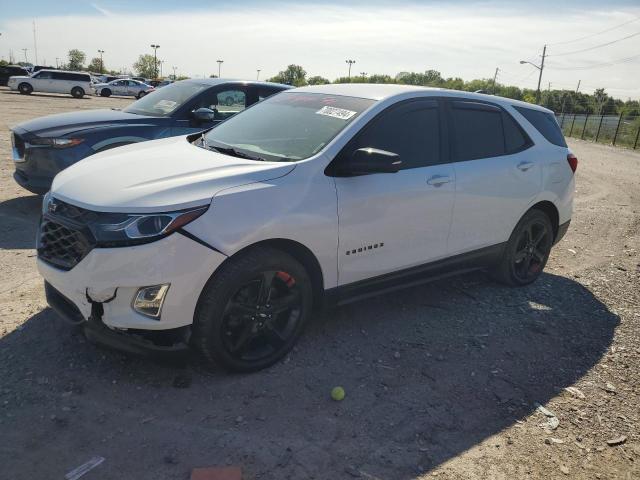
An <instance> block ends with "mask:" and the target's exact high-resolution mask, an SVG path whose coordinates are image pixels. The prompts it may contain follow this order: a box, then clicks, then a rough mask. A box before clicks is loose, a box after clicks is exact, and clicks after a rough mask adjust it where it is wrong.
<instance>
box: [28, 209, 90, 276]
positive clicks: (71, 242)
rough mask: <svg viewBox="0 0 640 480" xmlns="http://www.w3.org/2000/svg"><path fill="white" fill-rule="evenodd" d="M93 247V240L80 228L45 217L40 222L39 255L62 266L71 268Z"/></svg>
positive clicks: (51, 262)
mask: <svg viewBox="0 0 640 480" xmlns="http://www.w3.org/2000/svg"><path fill="white" fill-rule="evenodd" d="M92 248H93V245H92V242H91V241H90V240H89V238H87V236H86V235H85V234H84V233H83V232H82V231H81V230H79V229H75V228H73V227H69V226H66V225H62V224H61V223H58V222H56V221H55V220H53V219H51V218H48V217H45V218H43V219H42V223H41V224H40V235H39V238H38V257H39V258H41V259H42V260H44V261H46V262H48V263H50V264H52V265H54V266H56V267H59V268H62V269H64V270H71V269H72V268H73V267H75V266H76V265H77V264H78V263H79V262H80V260H82V259H83V258H84V257H86V256H87V255H88V254H89V252H90V251H91V249H92Z"/></svg>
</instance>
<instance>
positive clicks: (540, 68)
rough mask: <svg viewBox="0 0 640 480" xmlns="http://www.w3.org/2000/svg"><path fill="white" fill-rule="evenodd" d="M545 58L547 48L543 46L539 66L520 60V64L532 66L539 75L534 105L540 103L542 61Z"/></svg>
mask: <svg viewBox="0 0 640 480" xmlns="http://www.w3.org/2000/svg"><path fill="white" fill-rule="evenodd" d="M546 56H547V46H546V45H545V46H544V48H543V49H542V62H541V63H540V65H536V64H535V63H531V62H528V61H526V60H520V63H521V64H524V63H528V64H529V65H533V66H534V67H536V68H537V69H538V70H539V71H540V73H539V74H538V88H537V89H536V103H540V83H541V82H542V71H543V70H544V59H545V57H546Z"/></svg>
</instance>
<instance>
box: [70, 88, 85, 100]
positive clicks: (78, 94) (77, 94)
mask: <svg viewBox="0 0 640 480" xmlns="http://www.w3.org/2000/svg"><path fill="white" fill-rule="evenodd" d="M71 96H72V97H73V98H82V97H84V90H83V89H82V88H80V87H73V88H72V89H71Z"/></svg>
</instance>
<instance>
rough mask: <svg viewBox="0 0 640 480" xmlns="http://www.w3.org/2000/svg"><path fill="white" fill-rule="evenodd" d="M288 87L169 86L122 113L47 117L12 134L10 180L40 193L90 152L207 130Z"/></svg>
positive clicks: (231, 83) (215, 82)
mask: <svg viewBox="0 0 640 480" xmlns="http://www.w3.org/2000/svg"><path fill="white" fill-rule="evenodd" d="M287 88H291V87H289V86H288V85H281V84H277V83H268V82H252V81H239V80H238V81H236V80H224V79H217V78H216V79H198V80H196V79H192V80H183V81H180V82H176V83H172V84H171V85H167V86H166V87H163V88H161V89H158V90H156V91H155V92H153V93H150V94H148V95H146V96H144V97H143V98H141V99H140V100H138V101H136V102H134V103H132V104H131V105H129V106H128V107H126V108H125V109H123V110H89V111H84V112H70V113H62V114H58V115H49V116H46V117H41V118H37V119H35V120H30V121H28V122H24V123H21V124H19V125H17V126H15V127H13V129H12V135H11V140H12V145H13V160H14V163H15V167H16V170H15V173H14V174H13V178H14V179H15V180H16V182H18V184H20V185H21V186H22V187H24V188H26V189H27V190H29V191H31V192H33V193H38V194H43V193H46V192H47V191H48V190H49V188H50V187H51V182H52V181H53V177H55V176H56V174H57V173H58V172H60V171H61V170H63V169H65V168H67V167H68V166H70V165H72V164H74V163H76V162H78V161H80V160H82V159H83V158H85V157H88V156H89V155H93V154H94V153H98V152H102V151H104V150H108V149H111V148H115V147H119V146H121V145H128V144H130V143H136V142H144V141H146V140H154V139H157V138H163V137H171V136H176V135H185V134H190V133H196V132H199V131H202V130H206V129H208V128H211V127H213V126H215V125H216V124H217V123H219V122H221V121H223V120H225V119H227V118H229V117H230V116H231V115H234V114H235V113H237V112H239V111H241V110H243V109H244V108H246V107H248V106H249V105H252V104H254V103H256V102H258V101H259V100H262V99H263V98H266V97H268V96H270V95H273V94H274V93H278V92H280V91H282V90H285V89H287Z"/></svg>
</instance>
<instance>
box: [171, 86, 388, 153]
mask: <svg viewBox="0 0 640 480" xmlns="http://www.w3.org/2000/svg"><path fill="white" fill-rule="evenodd" d="M166 88H169V87H166ZM163 90H164V89H163ZM374 102H375V101H374V100H370V99H366V98H356V97H344V96H339V95H326V94H320V93H280V94H279V95H274V96H273V97H270V98H267V99H266V100H263V101H262V102H259V103H257V104H256V105H254V106H253V107H251V108H249V109H247V110H245V111H244V112H241V113H239V114H237V115H235V116H233V117H231V118H229V119H228V120H226V121H225V122H223V123H221V124H220V125H218V126H217V127H215V128H214V129H213V130H211V131H209V133H207V134H206V135H205V137H204V142H205V144H206V145H207V146H210V147H212V148H217V149H219V150H220V151H222V152H223V153H229V152H233V153H237V152H241V153H244V156H245V157H246V158H251V157H253V158H256V159H265V160H270V161H296V160H302V159H305V158H308V157H311V156H312V155H315V154H316V153H318V152H319V151H320V150H322V149H323V148H324V147H325V146H326V145H327V144H328V143H329V142H330V141H331V140H332V139H333V138H334V137H335V136H336V135H337V134H338V133H340V131H342V129H344V128H345V127H346V126H347V125H349V123H351V122H352V121H353V120H354V119H355V118H356V117H357V116H358V115H359V114H360V113H362V112H363V111H364V110H366V109H367V108H368V107H369V106H370V105H372V104H373V103H374ZM220 146H223V148H220ZM230 154H231V153H230Z"/></svg>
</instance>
